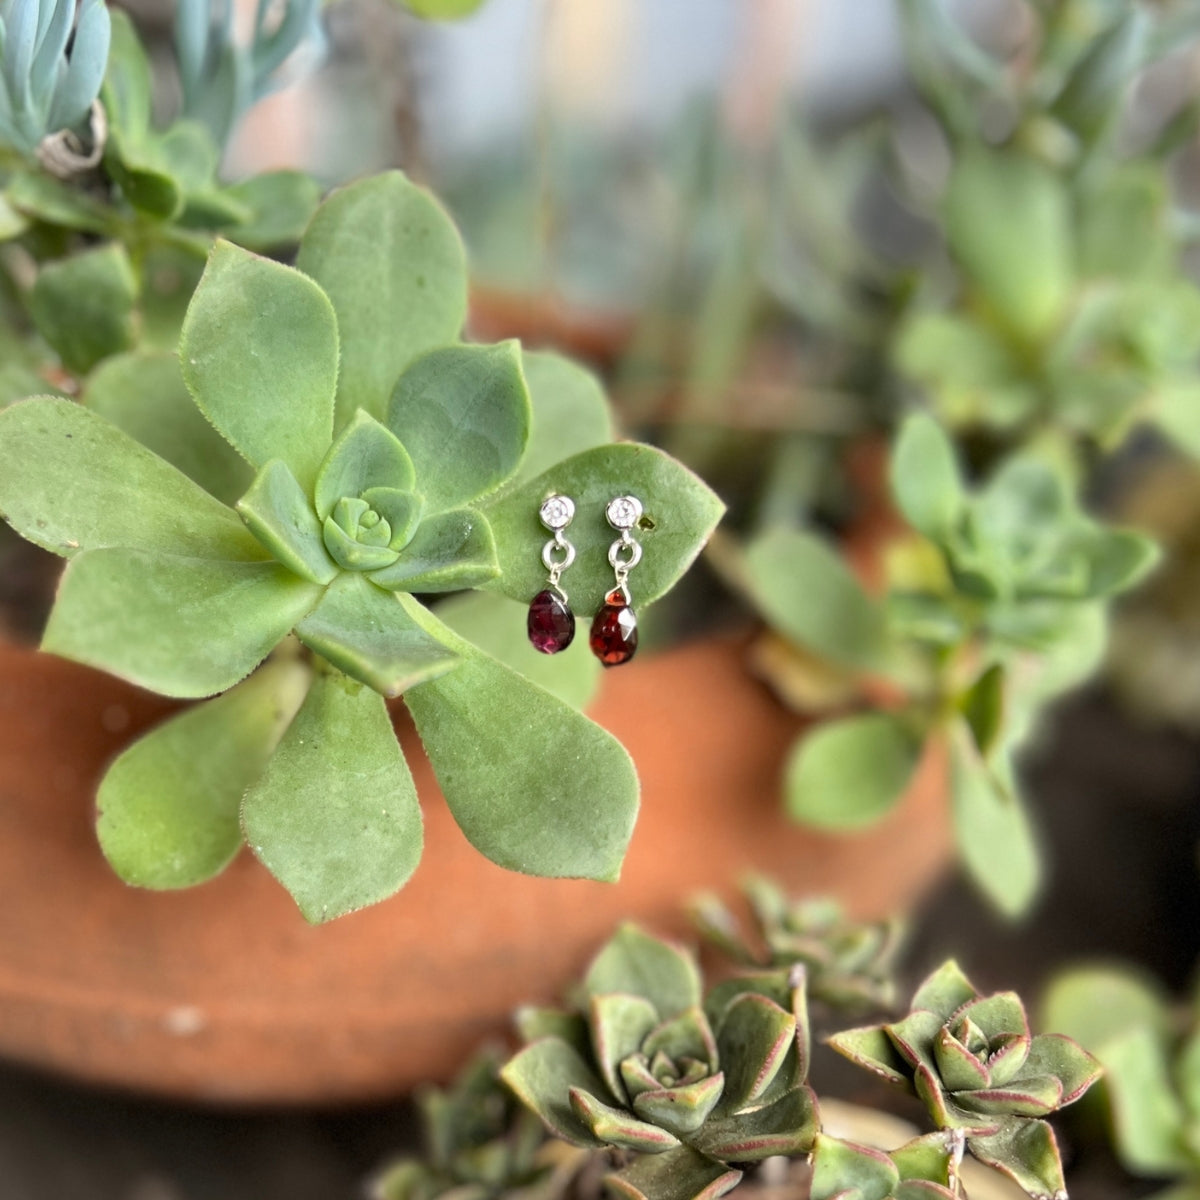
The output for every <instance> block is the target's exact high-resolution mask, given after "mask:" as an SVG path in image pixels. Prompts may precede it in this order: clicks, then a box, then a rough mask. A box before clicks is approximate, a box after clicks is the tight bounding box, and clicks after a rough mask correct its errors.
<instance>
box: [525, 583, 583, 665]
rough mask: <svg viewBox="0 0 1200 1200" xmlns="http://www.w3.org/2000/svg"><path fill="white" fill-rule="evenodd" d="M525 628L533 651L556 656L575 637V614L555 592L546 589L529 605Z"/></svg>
mask: <svg viewBox="0 0 1200 1200" xmlns="http://www.w3.org/2000/svg"><path fill="white" fill-rule="evenodd" d="M526 628H527V629H528V630H529V640H530V642H532V643H533V648H534V649H535V650H540V651H541V652H542V653H543V654H557V653H558V652H559V651H560V650H565V649H566V648H567V647H568V646H569V645H570V644H571V640H572V638H574V636H575V614H574V613H573V612H572V611H571V609H570V607H569V606H568V605H567V602H566V601H565V600H564V599H563V598H562V597H561V596H560V595H559V594H558V593H557V592H555V591H552V590H551V589H550V588H546V589H545V590H543V591H540V592H538V594H537V595H536V596H534V598H533V601H532V602H531V603H530V605H529V618H528V620H527V622H526Z"/></svg>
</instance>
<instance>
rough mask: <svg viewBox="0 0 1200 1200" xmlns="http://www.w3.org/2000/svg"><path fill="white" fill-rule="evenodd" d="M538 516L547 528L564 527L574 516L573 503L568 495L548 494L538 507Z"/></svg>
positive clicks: (557, 528) (556, 528)
mask: <svg viewBox="0 0 1200 1200" xmlns="http://www.w3.org/2000/svg"><path fill="white" fill-rule="evenodd" d="M538 516H539V517H540V518H541V521H542V524H543V525H545V527H546V528H547V529H553V530H559V529H566V527H567V526H568V525H570V523H571V521H572V520H573V519H574V517H575V504H574V501H572V499H571V498H570V496H548V497H547V498H546V499H545V500H543V501H542V507H541V508H540V509H538Z"/></svg>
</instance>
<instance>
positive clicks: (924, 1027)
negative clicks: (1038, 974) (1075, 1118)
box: [830, 961, 1101, 1197]
mask: <svg viewBox="0 0 1200 1200" xmlns="http://www.w3.org/2000/svg"><path fill="white" fill-rule="evenodd" d="M830 1045H831V1046H833V1048H834V1049H835V1050H837V1051H838V1052H839V1053H841V1054H843V1055H845V1056H846V1057H847V1058H849V1059H851V1060H852V1061H854V1062H856V1063H858V1064H859V1065H860V1066H863V1067H866V1068H867V1069H868V1070H871V1071H874V1072H875V1073H876V1074H877V1075H881V1076H883V1077H884V1078H885V1079H889V1080H892V1081H894V1082H896V1083H901V1084H905V1085H907V1086H909V1087H911V1088H912V1089H913V1090H914V1091H915V1092H916V1094H917V1095H918V1096H919V1097H920V1098H921V1099H922V1100H923V1101H924V1102H925V1105H926V1107H927V1108H928V1110H929V1112H930V1115H931V1116H932V1117H933V1119H934V1120H935V1121H936V1122H937V1124H938V1125H939V1126H940V1127H941V1128H943V1129H947V1130H957V1131H961V1133H962V1135H963V1136H964V1137H965V1138H966V1142H967V1146H968V1147H969V1149H970V1150H971V1153H972V1154H974V1155H975V1157H976V1158H978V1159H980V1160H981V1161H983V1162H986V1163H988V1164H989V1165H991V1166H994V1167H996V1168H997V1169H998V1170H1000V1171H1003V1172H1004V1173H1005V1174H1006V1175H1008V1176H1010V1177H1011V1178H1012V1179H1013V1180H1014V1181H1015V1182H1016V1183H1017V1184H1019V1185H1020V1186H1021V1187H1023V1188H1025V1190H1026V1191H1027V1192H1029V1193H1030V1195H1033V1196H1039V1197H1041V1196H1057V1195H1059V1194H1060V1193H1064V1183H1063V1174H1062V1161H1061V1158H1060V1155H1059V1151H1058V1145H1057V1143H1056V1141H1055V1137H1054V1131H1053V1130H1052V1129H1051V1128H1050V1126H1049V1125H1048V1124H1047V1123H1046V1121H1045V1120H1043V1119H1042V1118H1044V1117H1047V1116H1049V1115H1050V1114H1051V1113H1053V1112H1056V1111H1057V1110H1058V1109H1060V1108H1064V1107H1065V1106H1066V1105H1068V1104H1072V1103H1074V1102H1075V1101H1076V1100H1078V1099H1079V1097H1080V1096H1082V1095H1083V1093H1084V1092H1086V1091H1087V1089H1088V1088H1089V1087H1090V1086H1091V1085H1092V1084H1093V1083H1094V1082H1095V1081H1096V1079H1097V1078H1098V1077H1099V1075H1100V1072H1101V1067H1100V1063H1099V1062H1098V1061H1097V1060H1096V1059H1095V1058H1093V1057H1092V1056H1091V1055H1090V1054H1089V1053H1088V1052H1087V1051H1086V1050H1084V1049H1083V1047H1081V1046H1080V1045H1079V1044H1078V1043H1077V1042H1074V1041H1072V1040H1071V1039H1070V1038H1068V1037H1064V1036H1062V1035H1061V1034H1038V1035H1037V1036H1033V1035H1031V1033H1030V1030H1029V1021H1028V1018H1027V1017H1026V1014H1025V1008H1024V1005H1023V1004H1022V1003H1021V1001H1020V999H1019V997H1017V996H1016V995H1015V994H1014V993H1012V992H998V993H996V994H994V995H991V996H982V995H980V993H979V992H978V991H976V989H975V988H974V987H973V986H972V984H971V982H970V981H969V980H968V979H967V977H966V976H965V975H964V974H963V973H962V971H961V970H960V969H959V967H958V964H957V963H955V962H953V961H951V962H947V963H945V964H944V965H943V966H942V967H940V968H939V969H938V970H937V971H935V972H934V973H933V974H932V975H931V976H930V977H929V978H928V979H927V980H926V981H925V982H924V983H923V984H922V985H921V986H920V988H919V989H918V990H917V993H916V995H915V996H914V997H913V1001H912V1011H911V1012H910V1013H909V1014H908V1016H906V1017H904V1018H903V1019H902V1020H900V1021H897V1022H895V1023H893V1024H885V1025H874V1026H867V1027H864V1028H861V1029H852V1030H849V1031H848V1032H846V1033H841V1034H837V1035H836V1036H834V1037H832V1038H831V1039H830ZM1064 1194H1065V1193H1064Z"/></svg>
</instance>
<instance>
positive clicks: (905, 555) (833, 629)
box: [736, 414, 1157, 914]
mask: <svg viewBox="0 0 1200 1200" xmlns="http://www.w3.org/2000/svg"><path fill="white" fill-rule="evenodd" d="M891 487H892V495H893V499H894V501H895V504H896V506H897V508H898V509H899V510H900V512H901V514H902V515H903V516H904V517H905V518H906V519H907V521H908V523H909V526H910V527H911V533H910V535H909V536H907V537H906V538H903V539H898V540H897V541H896V542H895V544H894V545H893V546H892V547H891V548H890V551H889V555H888V558H887V564H886V565H887V590H886V593H885V595H884V596H883V597H882V598H879V599H877V598H875V597H872V596H870V595H868V594H867V592H866V591H865V589H864V588H863V587H862V586H861V585H860V584H859V583H858V581H857V580H856V579H855V578H854V577H853V576H852V575H851V573H850V571H849V570H848V568H847V567H846V565H845V563H844V562H842V561H841V559H840V558H839V557H838V556H837V555H836V554H835V553H834V552H833V551H832V550H831V549H830V548H829V547H827V546H826V545H825V543H824V542H823V541H822V540H820V539H819V538H818V537H816V536H815V535H813V534H810V533H807V532H801V531H797V530H791V529H786V528H782V527H781V528H777V529H774V530H770V531H768V532H766V533H763V534H761V535H759V536H758V537H757V538H755V539H754V540H753V541H752V542H751V543H750V544H749V545H748V546H747V547H746V550H745V553H744V555H743V556H742V557H741V559H740V562H739V563H738V564H737V567H736V575H737V579H738V581H739V582H740V584H741V585H742V587H743V588H744V589H745V590H746V591H747V592H748V593H749V594H750V595H751V596H752V597H753V598H754V600H755V601H756V603H757V605H758V606H759V608H760V609H761V610H762V611H763V612H764V614H765V615H766V616H767V618H768V620H769V621H770V622H771V623H772V625H773V626H774V628H775V629H776V630H777V631H778V632H779V633H780V634H782V635H783V636H784V637H786V638H787V639H788V641H789V642H791V643H793V644H795V645H796V646H798V647H799V648H801V649H803V650H805V651H808V652H811V653H813V654H815V655H818V656H820V657H821V659H822V660H823V661H824V662H827V663H830V664H831V666H832V668H833V669H835V670H836V671H837V672H839V674H840V677H841V678H843V679H845V680H846V681H847V682H848V684H849V686H851V688H852V689H857V690H859V691H860V692H861V695H862V697H863V699H864V700H865V699H869V698H871V697H878V696H879V695H880V693H881V691H882V692H884V693H885V694H886V695H887V696H888V697H889V699H888V705H887V707H886V708H884V709H882V710H878V711H872V712H868V713H858V714H855V715H852V716H848V717H841V718H839V719H836V720H832V721H828V722H826V723H824V724H823V725H822V726H821V727H819V728H818V729H816V730H813V731H809V732H806V733H805V734H804V735H803V736H802V737H801V738H800V739H799V740H798V742H797V743H796V747H795V750H794V751H793V753H792V756H791V758H790V760H789V763H788V765H787V769H786V780H785V787H786V794H787V804H788V808H789V811H790V812H791V814H792V815H793V816H794V817H796V818H797V819H798V820H801V821H804V822H807V823H809V824H812V825H816V826H818V827H822V828H828V829H854V828H860V827H863V826H865V825H868V824H870V823H871V822H874V821H877V820H879V819H880V818H881V817H883V816H884V815H886V814H887V813H888V812H889V811H890V810H891V809H892V808H893V807H894V806H895V805H896V804H897V802H898V801H899V799H900V798H901V796H902V795H903V794H904V792H905V790H906V788H907V787H908V784H909V782H910V780H911V779H912V777H913V774H914V772H915V771H916V769H917V766H918V763H919V762H920V761H921V760H922V758H923V757H924V756H925V755H926V754H927V753H930V752H932V753H935V754H940V753H945V751H946V749H947V748H948V751H949V756H950V761H951V782H952V790H953V797H954V820H955V831H956V835H957V841H958V845H959V848H960V852H961V854H962V857H963V861H964V863H965V865H966V867H967V869H968V871H969V872H970V874H971V876H972V877H973V878H974V879H975V881H976V882H977V883H978V884H979V885H980V887H981V888H982V889H983V890H984V891H985V892H986V894H987V895H988V896H989V898H990V899H991V900H992V901H993V902H994V903H995V904H996V905H997V906H999V907H1000V908H1001V909H1003V910H1004V911H1005V912H1008V913H1013V914H1015V913H1020V912H1022V911H1024V910H1025V909H1027V908H1028V907H1029V905H1030V904H1031V903H1032V901H1033V899H1034V897H1035V896H1036V894H1037V891H1038V887H1039V879H1040V864H1039V856H1038V851H1037V845H1036V840H1035V837H1034V834H1033V831H1032V827H1031V825H1030V823H1029V820H1028V818H1027V816H1026V814H1025V810H1024V804H1023V801H1022V799H1021V796H1020V789H1019V785H1018V779H1017V773H1016V759H1017V757H1018V755H1019V753H1020V751H1021V750H1022V749H1023V748H1024V745H1025V744H1026V742H1027V741H1028V738H1029V736H1030V734H1031V733H1032V731H1033V729H1034V727H1035V724H1036V722H1035V718H1036V717H1037V716H1038V715H1039V714H1041V713H1042V712H1043V711H1044V710H1045V708H1046V706H1047V705H1048V704H1049V703H1050V702H1052V701H1053V700H1055V699H1056V698H1058V697H1059V696H1060V695H1062V694H1063V693H1064V692H1065V691H1067V690H1068V689H1069V688H1071V687H1073V686H1075V685H1076V684H1078V683H1079V682H1081V681H1082V680H1083V679H1084V678H1086V677H1087V675H1088V674H1090V672H1091V671H1093V670H1094V669H1095V667H1096V665H1097V664H1098V662H1099V660H1100V657H1101V655H1102V654H1103V650H1104V645H1105V636H1106V613H1105V604H1106V602H1107V601H1108V600H1109V599H1110V598H1111V597H1113V596H1116V595H1118V594H1120V593H1121V592H1124V591H1126V590H1128V589H1129V588H1131V587H1133V586H1134V585H1135V584H1136V583H1137V582H1138V581H1139V580H1140V579H1142V578H1143V577H1144V576H1145V575H1146V573H1147V572H1148V571H1149V570H1150V569H1151V568H1152V567H1153V566H1154V564H1155V562H1156V561H1157V549H1156V547H1155V546H1154V544H1153V543H1152V542H1151V541H1150V540H1149V539H1147V538H1145V537H1143V536H1142V535H1140V534H1138V533H1135V532H1132V531H1130V530H1124V529H1115V528H1111V527H1109V526H1107V525H1105V524H1104V523H1102V522H1100V521H1098V520H1096V519H1094V518H1092V517H1091V516H1089V515H1087V514H1086V513H1084V512H1083V511H1082V509H1081V507H1080V505H1079V502H1078V499H1077V497H1076V494H1075V490H1074V488H1073V486H1072V483H1071V480H1070V477H1069V474H1068V473H1067V472H1066V471H1065V469H1064V468H1062V467H1061V465H1060V464H1058V463H1056V462H1055V461H1054V460H1053V459H1052V458H1047V457H1042V456H1039V455H1035V454H1033V453H1032V452H1027V453H1022V454H1017V455H1014V456H1012V457H1010V458H1008V459H1006V460H1004V461H1003V462H1002V463H1001V464H1000V465H999V466H998V467H997V468H996V469H995V470H994V471H993V473H992V474H991V476H990V477H989V478H988V479H986V480H985V481H984V482H983V484H982V485H981V486H977V487H970V486H968V484H967V483H966V481H965V479H964V472H963V469H962V466H961V464H960V462H959V460H958V456H957V454H956V452H955V449H954V447H953V446H952V444H951V443H950V441H949V439H948V437H947V436H946V434H945V432H944V431H943V430H942V428H941V427H940V426H939V425H938V424H937V423H936V422H935V421H934V420H933V419H932V418H931V417H929V416H926V415H924V414H916V415H914V416H912V417H910V418H909V419H908V420H907V421H906V422H905V424H904V425H903V426H902V428H901V430H900V433H899V435H898V437H897V440H896V443H895V446H894V448H893V451H892V458H891Z"/></svg>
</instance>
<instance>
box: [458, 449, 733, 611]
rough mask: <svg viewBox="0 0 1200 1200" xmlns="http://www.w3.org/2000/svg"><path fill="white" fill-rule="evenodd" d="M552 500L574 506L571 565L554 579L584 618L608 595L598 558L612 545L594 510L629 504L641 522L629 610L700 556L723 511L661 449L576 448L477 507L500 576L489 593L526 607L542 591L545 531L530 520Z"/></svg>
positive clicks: (604, 562) (608, 570) (607, 578)
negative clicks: (626, 499) (636, 504)
mask: <svg viewBox="0 0 1200 1200" xmlns="http://www.w3.org/2000/svg"><path fill="white" fill-rule="evenodd" d="M554 492H559V493H561V494H563V495H567V496H570V497H571V498H572V499H573V500H574V501H575V511H576V512H577V513H578V514H580V515H581V516H582V517H584V519H580V517H576V519H575V522H574V523H573V524H572V525H571V528H570V534H569V536H570V540H571V542H572V543H573V544H574V546H575V548H576V552H577V553H576V559H575V563H574V565H573V566H572V567H571V569H570V571H569V572H568V573H566V574H564V576H563V585H564V587H566V588H567V590H568V591H569V592H570V595H571V607H572V608H573V609H574V610H575V613H576V615H577V616H579V617H587V616H591V615H592V614H593V613H595V611H596V610H597V609H598V608H599V607H600V606H601V605H602V604H603V603H604V596H605V594H606V593H607V592H609V591H611V590H612V587H613V570H612V567H611V566H610V565H609V562H608V550H609V547H610V546H611V545H612V543H613V540H614V539H615V537H616V534H615V533H614V531H613V530H612V529H611V528H610V527H609V525H608V523H607V521H605V519H604V509H605V506H606V505H607V504H608V502H609V501H610V500H611V499H612V498H613V497H614V496H617V495H621V494H628V495H632V496H637V497H638V498H639V499H640V500H641V502H642V505H643V507H644V510H645V511H644V515H643V517H642V520H641V522H640V523H639V526H638V528H637V529H636V530H635V531H634V534H635V536H636V537H637V539H638V541H639V542H641V544H642V549H643V555H642V561H641V562H640V563H639V564H638V566H637V567H636V568H635V569H634V570H633V571H632V572H631V573H630V576H629V587H630V591H631V592H632V593H633V602H634V605H635V606H636V607H643V606H645V605H647V604H649V603H651V602H652V601H654V600H657V599H658V597H659V596H661V595H663V593H664V592H666V591H668V590H669V589H670V588H671V587H673V586H674V584H675V582H676V581H677V580H678V579H679V577H680V576H681V575H682V574H683V573H684V571H686V570H687V568H688V567H689V566H690V565H691V563H692V561H693V559H695V557H696V555H697V554H699V553H700V550H701V548H702V547H703V546H704V543H705V541H707V539H708V537H709V535H710V534H711V533H712V531H713V529H714V528H715V527H716V524H717V522H718V521H719V520H720V518H721V514H722V513H723V512H724V511H725V507H724V505H723V504H722V503H721V501H720V500H719V499H718V498H717V496H716V495H715V494H714V493H713V492H712V491H711V490H710V489H709V488H708V487H707V486H706V485H705V484H704V483H703V482H702V481H701V480H700V479H699V478H697V477H696V476H695V475H693V474H692V472H691V471H689V470H688V469H687V468H686V467H685V466H683V465H682V463H679V462H677V461H676V460H675V459H673V458H671V457H670V456H669V455H667V454H664V453H663V452H662V451H661V450H656V449H654V448H653V447H651V446H643V445H638V444H636V443H632V442H619V443H617V444H615V445H611V446H599V447H595V448H594V449H591V450H585V451H584V452H583V453H581V454H576V455H575V456H574V457H572V458H568V459H566V460H565V461H563V462H561V463H558V464H557V465H556V466H554V467H552V468H551V469H550V470H549V471H546V472H544V473H543V474H541V475H539V476H537V477H536V478H535V479H531V480H529V481H528V482H526V483H524V484H522V485H521V486H519V487H515V488H511V489H507V490H506V491H504V492H503V493H501V494H500V495H499V496H496V497H488V498H485V499H484V500H483V501H481V503H480V507H481V508H482V510H483V513H484V515H485V516H486V517H487V518H488V520H489V521H490V522H491V525H492V532H493V534H494V535H495V538H496V550H497V553H498V555H499V559H500V567H501V570H502V574H501V576H500V578H499V579H497V580H496V581H495V583H494V584H490V585H488V586H489V587H490V588H492V589H494V590H496V591H501V592H503V593H504V594H505V595H506V596H509V597H511V598H512V599H514V600H523V601H525V602H526V603H528V602H529V600H530V599H531V598H532V597H533V596H536V595H537V593H538V592H540V591H541V590H542V588H543V587H544V586H545V584H546V569H545V567H544V566H543V565H542V560H541V554H540V550H541V547H542V545H543V543H544V542H545V541H546V538H547V536H548V535H547V533H546V530H545V528H544V527H543V526H542V524H541V522H540V521H539V520H538V508H539V506H540V505H541V502H542V501H543V500H544V499H545V498H546V497H547V496H549V495H551V494H552V493H554Z"/></svg>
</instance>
